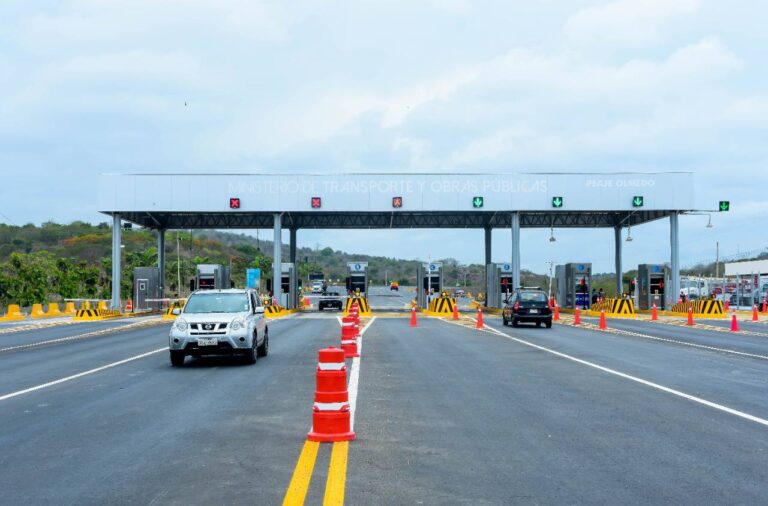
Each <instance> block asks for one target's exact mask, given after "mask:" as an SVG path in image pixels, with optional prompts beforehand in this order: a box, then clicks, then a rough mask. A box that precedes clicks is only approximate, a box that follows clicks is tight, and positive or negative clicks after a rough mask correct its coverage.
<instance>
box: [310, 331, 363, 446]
mask: <svg viewBox="0 0 768 506" xmlns="http://www.w3.org/2000/svg"><path fill="white" fill-rule="evenodd" d="M316 376H317V386H316V387H315V404H314V406H313V408H312V430H311V431H310V433H309V434H307V439H309V440H310V441H318V442H321V443H331V442H335V441H352V440H353V439H355V433H354V432H352V428H351V424H352V422H351V413H350V406H349V391H348V390H347V366H346V365H345V364H344V351H343V350H340V349H338V348H334V347H333V346H331V347H329V348H325V349H322V350H320V352H319V353H318V364H317V372H316Z"/></svg>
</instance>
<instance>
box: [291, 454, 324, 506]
mask: <svg viewBox="0 0 768 506" xmlns="http://www.w3.org/2000/svg"><path fill="white" fill-rule="evenodd" d="M318 448H320V443H317V442H315V441H306V442H305V443H304V447H303V448H302V449H301V455H300V456H299V461H298V462H297V463H296V469H294V470H293V477H292V478H291V483H290V484H289V485H288V490H287V491H286V492H285V499H283V506H302V505H303V504H304V498H305V497H306V496H307V490H308V489H309V482H310V480H311V479H312V470H313V469H314V468H315V460H316V459H317V450H318Z"/></svg>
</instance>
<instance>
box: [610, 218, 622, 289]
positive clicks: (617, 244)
mask: <svg viewBox="0 0 768 506" xmlns="http://www.w3.org/2000/svg"><path fill="white" fill-rule="evenodd" d="M613 241H614V249H615V253H616V264H615V265H616V296H617V297H619V296H620V295H621V292H622V291H623V290H624V286H623V283H622V280H621V275H622V272H623V268H622V264H621V225H616V226H615V227H614V228H613Z"/></svg>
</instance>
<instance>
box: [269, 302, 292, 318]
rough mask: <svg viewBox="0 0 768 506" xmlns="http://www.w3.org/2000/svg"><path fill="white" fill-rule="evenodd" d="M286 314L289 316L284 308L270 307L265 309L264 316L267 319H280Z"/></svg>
mask: <svg viewBox="0 0 768 506" xmlns="http://www.w3.org/2000/svg"><path fill="white" fill-rule="evenodd" d="M285 314H287V311H286V310H285V308H284V307H282V306H277V305H269V306H267V307H265V308H264V316H265V317H266V318H279V317H280V316H283V315H285Z"/></svg>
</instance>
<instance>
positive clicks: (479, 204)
mask: <svg viewBox="0 0 768 506" xmlns="http://www.w3.org/2000/svg"><path fill="white" fill-rule="evenodd" d="M472 205H473V206H474V207H483V197H475V198H474V199H472Z"/></svg>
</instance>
